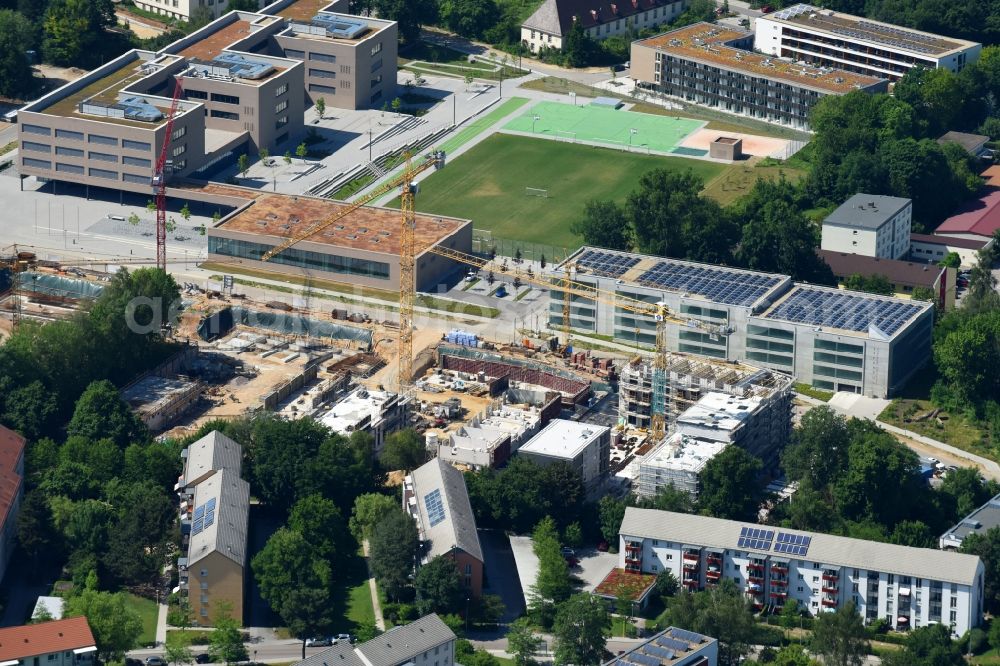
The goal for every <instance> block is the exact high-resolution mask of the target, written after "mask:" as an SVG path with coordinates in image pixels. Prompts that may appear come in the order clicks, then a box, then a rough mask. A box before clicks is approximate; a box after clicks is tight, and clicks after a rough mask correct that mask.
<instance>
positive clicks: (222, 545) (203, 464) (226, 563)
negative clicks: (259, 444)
mask: <svg viewBox="0 0 1000 666" xmlns="http://www.w3.org/2000/svg"><path fill="white" fill-rule="evenodd" d="M181 455H182V457H183V459H184V472H183V474H182V475H181V477H180V479H178V482H177V490H178V493H179V494H180V497H181V506H180V508H181V539H182V543H184V545H185V546H186V557H182V558H180V559H179V560H178V568H179V569H180V572H179V573H180V576H179V583H180V588H181V590H182V591H184V592H186V593H187V596H188V603H189V604H190V606H191V610H192V614H193V617H192V620H193V622H194V623H195V624H197V625H200V626H211V625H213V624H215V621H216V619H217V618H218V615H217V613H218V612H219V610H220V602H223V603H224V604H225V605H226V606H228V609H229V612H230V613H231V614H232V617H233V619H235V620H236V621H237V622H240V623H242V621H243V610H244V588H245V585H244V577H245V575H246V565H247V523H248V519H249V511H250V485H249V484H248V483H247V482H246V481H244V480H243V479H241V478H240V470H241V468H242V462H243V450H242V447H240V445H239V444H237V443H236V442H234V441H233V440H231V439H229V438H228V437H226V436H225V435H223V434H222V433H220V432H218V431H213V432H211V433H209V434H207V435H205V436H204V437H202V438H201V439H199V440H198V441H196V442H194V443H192V444H191V445H190V446H189V447H188V448H186V449H184V451H183V453H182V454H181Z"/></svg>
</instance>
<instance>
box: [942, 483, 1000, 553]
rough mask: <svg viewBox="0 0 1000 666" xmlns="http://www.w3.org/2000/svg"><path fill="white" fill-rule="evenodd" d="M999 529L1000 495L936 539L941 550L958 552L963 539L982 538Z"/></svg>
mask: <svg viewBox="0 0 1000 666" xmlns="http://www.w3.org/2000/svg"><path fill="white" fill-rule="evenodd" d="M996 527H1000V495H994V496H993V497H991V498H990V499H989V501H988V502H986V504H984V505H982V506H981V507H979V508H977V509H976V510H975V511H973V512H972V513H970V514H969V515H967V516H966V517H965V518H963V519H962V520H961V521H959V522H958V524H956V525H953V526H952V527H950V528H949V529H948V531H947V532H945V533H944V534H942V535H941V536H940V537H939V538H938V547H939V548H941V549H942V550H958V549H959V548H961V547H962V542H963V541H964V540H965V537H967V536H970V535H972V534H977V535H979V536H982V535H984V534H986V533H987V532H989V531H990V530H992V529H994V528H996Z"/></svg>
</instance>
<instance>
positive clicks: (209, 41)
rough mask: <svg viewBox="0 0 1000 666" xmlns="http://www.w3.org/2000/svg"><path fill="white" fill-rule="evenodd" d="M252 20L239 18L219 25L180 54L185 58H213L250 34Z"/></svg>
mask: <svg viewBox="0 0 1000 666" xmlns="http://www.w3.org/2000/svg"><path fill="white" fill-rule="evenodd" d="M250 34H251V33H250V21H247V20H244V19H238V20H236V21H230V22H229V23H227V24H225V25H223V26H221V27H219V28H218V29H217V30H214V31H212V32H210V33H209V34H207V35H205V36H204V37H202V38H201V39H199V40H198V41H196V42H194V43H193V44H190V45H189V46H187V47H185V48H184V50H182V51H180V52H179V53H178V55H181V56H184V57H185V58H199V59H201V60H211V59H212V58H214V57H215V56H217V55H219V54H220V53H222V52H223V51H225V50H226V48H227V47H228V46H230V45H232V44H233V43H234V42H238V41H239V40H241V39H244V38H245V37H249V36H250Z"/></svg>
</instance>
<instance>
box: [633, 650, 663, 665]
mask: <svg viewBox="0 0 1000 666" xmlns="http://www.w3.org/2000/svg"><path fill="white" fill-rule="evenodd" d="M624 663H626V664H638V665H639V666H660V665H661V664H662V663H663V662H661V661H660V660H659V659H658V658H656V657H651V656H649V655H648V654H643V653H641V652H633V653H632V654H630V655H628V656H627V657H625V661H624Z"/></svg>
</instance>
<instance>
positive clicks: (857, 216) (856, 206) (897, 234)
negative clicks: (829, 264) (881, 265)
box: [820, 194, 913, 259]
mask: <svg viewBox="0 0 1000 666" xmlns="http://www.w3.org/2000/svg"><path fill="white" fill-rule="evenodd" d="M912 227H913V203H912V202H911V201H910V200H909V199H904V198H902V197H889V196H883V195H880V194H855V195H854V196H852V197H851V198H850V199H848V200H847V201H845V202H844V203H842V204H840V205H839V206H838V207H837V209H836V210H835V211H833V212H832V213H830V214H829V215H827V216H826V219H824V220H823V235H822V240H821V241H820V247H821V248H823V249H824V250H830V251H833V252H847V253H850V254H861V255H864V256H866V257H878V258H879V259H902V258H904V257H906V255H907V253H909V251H910V231H911V230H912Z"/></svg>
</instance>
